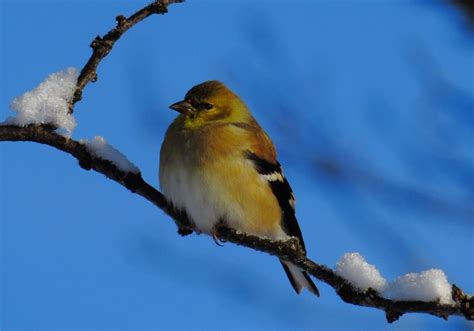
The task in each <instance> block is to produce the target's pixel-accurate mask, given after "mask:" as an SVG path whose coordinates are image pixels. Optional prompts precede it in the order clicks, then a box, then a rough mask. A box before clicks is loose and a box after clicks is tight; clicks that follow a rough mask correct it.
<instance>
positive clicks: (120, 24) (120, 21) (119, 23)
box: [115, 15, 127, 28]
mask: <svg viewBox="0 0 474 331" xmlns="http://www.w3.org/2000/svg"><path fill="white" fill-rule="evenodd" d="M115 20H116V21H117V26H118V27H119V28H122V27H123V26H124V25H125V24H126V23H127V18H126V17H125V16H123V15H118V16H117V17H116V18H115Z"/></svg>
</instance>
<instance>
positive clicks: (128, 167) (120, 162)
mask: <svg viewBox="0 0 474 331" xmlns="http://www.w3.org/2000/svg"><path fill="white" fill-rule="evenodd" d="M80 142H81V143H83V144H84V145H85V146H86V147H87V149H88V150H89V151H90V152H91V153H92V154H93V155H95V156H96V157H98V158H100V159H103V160H108V161H110V162H112V163H113V164H114V165H115V166H116V167H117V168H119V169H120V170H122V171H124V172H132V173H139V172H140V169H138V167H137V166H136V165H134V164H133V163H132V162H130V161H129V160H128V159H127V157H126V156H125V155H123V154H122V153H121V152H119V151H118V150H116V149H115V148H114V147H113V146H112V145H109V144H108V143H107V141H106V140H105V138H104V137H101V136H95V137H94V139H92V140H84V139H83V140H81V141H80Z"/></svg>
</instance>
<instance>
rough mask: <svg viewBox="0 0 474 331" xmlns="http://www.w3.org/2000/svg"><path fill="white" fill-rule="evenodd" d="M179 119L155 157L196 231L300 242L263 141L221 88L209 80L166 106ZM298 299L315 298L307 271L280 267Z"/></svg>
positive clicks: (170, 194) (171, 195)
mask: <svg viewBox="0 0 474 331" xmlns="http://www.w3.org/2000/svg"><path fill="white" fill-rule="evenodd" d="M170 108H171V109H173V110H176V111H178V112H179V113H180V114H179V115H178V117H177V118H176V119H175V120H174V121H173V123H172V124H171V125H170V127H169V128H168V130H167V132H166V136H165V140H164V142H163V145H162V146H161V153H160V186H161V188H162V190H163V193H164V195H165V197H166V199H168V201H170V202H171V204H172V205H173V206H174V208H176V209H177V210H179V211H181V212H186V214H187V216H188V217H189V219H190V220H191V221H192V222H193V223H194V226H195V228H196V229H197V230H198V231H200V232H204V233H207V234H210V235H214V234H215V232H214V231H215V227H216V226H217V225H218V224H220V223H221V222H224V223H225V224H226V225H227V226H228V227H231V228H233V229H236V230H240V231H243V232H245V233H248V234H253V235H256V236H260V237H267V238H270V239H274V240H288V239H289V238H290V237H297V238H299V240H300V243H301V246H302V247H303V249H304V243H303V237H302V235H301V230H300V228H299V226H298V222H297V220H296V217H295V197H294V195H293V192H292V190H291V187H290V185H289V183H288V181H287V180H286V178H285V177H284V176H283V172H282V170H281V167H280V164H279V163H278V161H277V159H276V151H275V147H274V146H273V144H272V142H271V140H270V138H269V137H268V135H267V134H266V133H265V131H263V129H262V128H261V127H260V125H259V124H258V123H257V121H256V120H255V119H254V118H253V116H252V114H251V113H250V111H249V110H248V108H247V107H246V105H245V104H244V102H243V101H242V100H241V99H240V98H239V97H238V96H237V95H236V94H235V93H233V92H232V91H230V90H229V89H228V88H227V87H226V86H225V85H224V84H222V83H221V82H218V81H207V82H204V83H202V84H199V85H196V86H194V87H193V88H192V89H191V90H189V91H188V93H187V94H186V96H185V98H184V100H183V101H179V102H177V103H174V104H173V105H171V106H170ZM280 262H281V264H282V266H283V268H284V269H285V272H286V274H287V276H288V278H289V280H290V282H291V285H292V286H293V288H294V289H295V291H296V292H297V293H300V292H301V291H302V289H303V288H307V289H308V290H309V291H310V292H312V293H314V294H315V295H318V296H319V291H318V288H317V287H316V285H314V283H313V281H312V280H311V278H310V277H309V276H308V274H307V273H306V272H305V271H302V270H300V269H299V268H298V267H296V266H295V265H293V264H291V263H290V262H288V261H285V260H280Z"/></svg>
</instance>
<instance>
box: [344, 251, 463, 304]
mask: <svg viewBox="0 0 474 331" xmlns="http://www.w3.org/2000/svg"><path fill="white" fill-rule="evenodd" d="M336 273H337V274H338V275H339V276H341V277H343V278H344V279H346V280H347V281H348V282H349V283H351V284H352V285H353V286H355V287H357V288H359V289H360V290H362V291H366V290H367V289H368V288H372V289H374V290H376V291H377V292H378V293H379V294H380V295H381V296H383V297H385V298H387V299H390V300H394V301H405V300H409V301H425V302H433V301H439V302H440V303H442V304H453V303H454V301H453V299H452V296H451V293H452V285H451V284H450V283H449V282H448V279H447V277H446V275H445V274H444V272H443V271H442V270H440V269H430V270H426V271H422V272H420V273H409V274H406V275H403V276H400V277H398V278H397V279H395V281H393V282H387V281H386V280H385V278H383V277H382V276H381V274H380V272H379V271H378V270H377V268H376V267H375V266H374V265H371V264H368V263H367V262H366V261H365V259H364V257H363V256H362V255H360V254H359V253H346V254H344V255H343V256H342V257H341V259H340V260H339V262H337V265H336Z"/></svg>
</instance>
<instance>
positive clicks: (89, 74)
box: [69, 0, 184, 113]
mask: <svg viewBox="0 0 474 331" xmlns="http://www.w3.org/2000/svg"><path fill="white" fill-rule="evenodd" d="M183 1H184V0H158V1H154V2H152V3H151V4H149V5H148V6H146V7H144V8H142V9H140V10H139V11H137V12H136V13H135V14H133V15H131V16H130V17H128V18H127V17H125V16H123V15H118V16H117V17H116V21H117V25H116V26H115V27H114V28H113V29H112V30H110V31H109V32H107V34H105V35H104V36H103V37H101V36H97V37H95V39H94V40H93V41H92V43H91V47H92V49H93V51H92V55H91V57H90V58H89V60H88V61H87V63H86V64H85V66H84V67H83V68H82V70H81V73H80V74H79V77H78V79H77V84H76V90H75V91H74V97H73V99H72V100H71V102H70V103H69V113H72V112H73V111H74V105H75V104H76V102H78V101H79V100H81V99H82V91H83V90H84V88H85V87H86V85H87V84H88V83H89V82H95V81H97V66H98V65H99V63H100V62H101V61H102V59H103V58H104V57H106V56H107V55H108V54H109V53H110V51H111V50H112V47H114V44H115V42H116V41H117V40H119V39H120V37H121V36H122V35H123V34H124V33H125V32H127V30H128V29H130V28H131V27H133V26H134V25H136V24H137V23H139V22H141V21H143V20H144V19H145V18H147V17H148V16H150V15H153V14H166V13H167V12H168V6H169V5H171V4H174V3H180V2H183Z"/></svg>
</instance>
